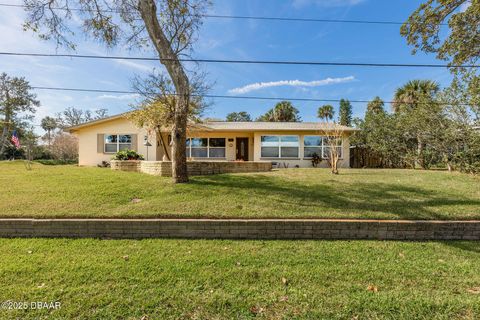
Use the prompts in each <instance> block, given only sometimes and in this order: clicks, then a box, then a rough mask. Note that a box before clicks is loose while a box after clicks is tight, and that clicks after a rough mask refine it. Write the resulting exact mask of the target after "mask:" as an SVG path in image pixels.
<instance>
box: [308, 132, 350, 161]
mask: <svg viewBox="0 0 480 320" xmlns="http://www.w3.org/2000/svg"><path fill="white" fill-rule="evenodd" d="M332 142H333V143H332ZM331 144H335V145H336V147H335V148H336V150H337V152H338V156H339V158H342V157H343V147H342V138H341V137H334V136H323V137H322V136H304V138H303V155H304V157H305V158H312V157H313V155H314V154H317V155H318V156H321V157H322V158H324V159H328V158H330V148H331Z"/></svg>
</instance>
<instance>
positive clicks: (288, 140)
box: [261, 136, 299, 158]
mask: <svg viewBox="0 0 480 320" xmlns="http://www.w3.org/2000/svg"><path fill="white" fill-rule="evenodd" d="M298 141H299V139H298V136H262V138H261V149H262V150H261V157H262V158H298V147H299V143H298Z"/></svg>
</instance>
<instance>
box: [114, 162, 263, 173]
mask: <svg viewBox="0 0 480 320" xmlns="http://www.w3.org/2000/svg"><path fill="white" fill-rule="evenodd" d="M110 164H111V168H112V170H120V171H135V172H142V173H147V174H151V175H156V176H162V177H171V176H172V163H171V162H168V161H117V160H112V161H111V162H110ZM187 170H188V174H190V175H192V176H199V175H211V174H219V173H245V172H265V171H270V170H272V163H271V162H267V161H266V162H253V161H244V162H242V161H239V162H235V161H188V162H187Z"/></svg>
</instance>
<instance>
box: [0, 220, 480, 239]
mask: <svg viewBox="0 0 480 320" xmlns="http://www.w3.org/2000/svg"><path fill="white" fill-rule="evenodd" d="M0 237H67V238H84V237H93V238H112V239H122V238H129V239H140V238H196V239H352V240H353V239H379V240H480V221H382V220H196V219H148V220H141V219H131V220H130V219H0Z"/></svg>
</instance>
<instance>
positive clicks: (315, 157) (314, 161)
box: [312, 152, 322, 168]
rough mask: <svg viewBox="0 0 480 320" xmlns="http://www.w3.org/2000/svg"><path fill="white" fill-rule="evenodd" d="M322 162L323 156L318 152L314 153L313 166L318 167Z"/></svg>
mask: <svg viewBox="0 0 480 320" xmlns="http://www.w3.org/2000/svg"><path fill="white" fill-rule="evenodd" d="M320 162H322V158H321V157H320V156H319V155H318V154H317V153H316V152H315V153H314V154H312V166H313V167H315V168H316V167H318V165H319V164H320Z"/></svg>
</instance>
